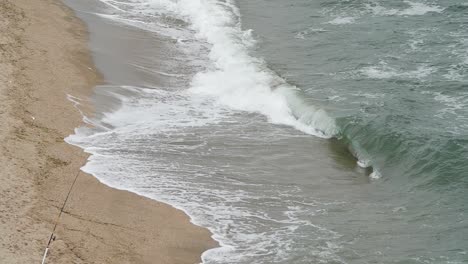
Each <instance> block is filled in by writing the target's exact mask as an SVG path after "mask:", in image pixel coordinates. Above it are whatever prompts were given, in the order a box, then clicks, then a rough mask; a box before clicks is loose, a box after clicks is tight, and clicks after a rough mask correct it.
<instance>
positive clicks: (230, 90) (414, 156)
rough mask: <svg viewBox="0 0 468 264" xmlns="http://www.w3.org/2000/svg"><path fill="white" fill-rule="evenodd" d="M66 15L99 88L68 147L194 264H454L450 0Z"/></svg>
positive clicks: (99, 6) (467, 133) (466, 242)
mask: <svg viewBox="0 0 468 264" xmlns="http://www.w3.org/2000/svg"><path fill="white" fill-rule="evenodd" d="M66 3H68V4H69V5H70V6H71V7H73V8H74V9H75V10H76V11H77V14H78V15H79V16H80V17H81V18H83V19H84V20H85V21H86V22H87V23H88V26H89V29H90V34H91V39H90V41H91V43H90V46H91V49H92V51H93V54H94V58H95V60H96V64H97V66H98V68H99V69H100V70H101V72H103V74H104V76H105V78H106V80H107V84H106V85H102V86H99V87H97V88H96V89H95V94H94V95H93V97H92V98H91V99H90V100H91V103H92V104H94V106H95V108H96V113H95V114H94V115H93V116H84V120H85V121H86V123H87V124H88V125H87V126H84V127H81V128H77V129H76V131H75V134H73V135H71V136H69V137H68V138H67V139H66V140H67V142H69V143H71V144H74V145H78V146H80V147H82V148H83V149H84V150H85V151H86V152H88V153H90V154H92V155H91V156H90V159H89V162H88V163H87V164H86V165H85V166H84V167H83V170H84V171H86V172H88V173H91V174H93V175H95V176H96V177H97V178H98V179H99V180H101V181H102V182H104V183H106V184H108V185H110V186H112V187H115V188H119V189H125V190H130V191H133V192H136V193H138V194H141V195H144V196H147V197H150V198H153V199H156V200H160V201H164V202H167V203H169V204H171V205H173V206H175V207H177V208H180V209H182V210H184V211H185V212H186V213H187V214H188V215H190V217H191V219H192V221H193V222H194V223H195V224H198V225H201V226H204V227H207V228H208V229H209V230H211V232H212V233H213V237H214V238H215V239H216V240H217V241H219V243H220V247H219V248H215V249H211V250H209V251H207V252H205V253H204V254H203V261H204V263H207V264H211V263H243V264H253V263H262V264H274V263H291V264H299V263H329V264H331V263H399V264H412V263H415V264H416V263H468V215H467V214H468V3H467V2H466V1H465V0H433V1H426V0H412V1H400V0H394V1H384V0H289V1H285V0H236V1H235V0H66ZM69 99H70V100H72V101H73V102H74V103H75V104H76V105H79V104H82V103H83V104H84V103H89V102H88V100H87V99H83V98H76V97H74V96H73V95H69ZM85 101H86V102H85Z"/></svg>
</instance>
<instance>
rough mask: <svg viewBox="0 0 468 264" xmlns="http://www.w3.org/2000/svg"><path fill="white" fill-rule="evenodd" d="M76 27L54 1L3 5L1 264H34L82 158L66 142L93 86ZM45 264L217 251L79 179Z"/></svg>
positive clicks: (160, 211) (165, 212)
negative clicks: (78, 103) (76, 101)
mask: <svg viewBox="0 0 468 264" xmlns="http://www.w3.org/2000/svg"><path fill="white" fill-rule="evenodd" d="M86 43H87V32H86V29H85V27H84V26H83V24H82V23H81V21H79V20H78V19H76V18H75V17H74V16H73V14H72V13H71V11H70V10H69V9H68V8H66V7H65V6H64V5H63V4H61V3H60V2H59V1H58V0H0V122H1V125H0V164H1V170H0V194H1V197H0V221H1V224H0V241H1V247H0V263H40V260H41V258H42V254H43V252H44V249H45V246H46V244H47V241H48V239H49V236H50V232H51V230H52V229H53V226H54V222H55V219H56V217H57V215H58V213H59V211H60V207H61V206H62V203H63V201H64V199H65V197H66V195H67V191H68V188H69V187H70V185H71V184H72V182H73V180H74V177H75V175H76V173H77V172H78V171H79V168H80V166H82V165H83V163H84V162H85V160H86V158H87V156H86V155H85V154H84V153H82V151H81V149H78V148H75V147H72V146H70V145H68V144H66V143H65V142H64V141H63V138H64V137H66V136H67V135H69V134H70V133H72V132H73V129H74V128H75V127H77V126H79V125H80V122H81V116H80V114H79V112H78V111H77V110H76V109H75V108H73V106H72V104H71V103H70V102H69V101H68V100H67V99H66V96H67V94H71V95H74V96H78V97H81V98H86V96H87V95H89V94H90V93H91V89H92V87H93V86H94V85H95V84H97V83H98V82H99V81H100V76H99V74H98V73H97V71H96V70H95V69H94V66H93V64H92V59H91V58H90V55H89V54H88V51H87V44H86ZM56 237H57V238H56V240H55V241H54V242H52V244H51V248H50V251H49V255H48V258H47V263H171V264H177V263H198V262H200V255H201V253H202V252H203V251H205V250H206V249H208V248H211V247H214V246H216V243H215V242H214V241H213V240H212V239H211V238H210V233H209V232H208V231H207V230H206V229H203V228H200V227H197V226H194V225H192V224H191V223H190V222H189V218H188V217H187V216H186V215H185V214H183V213H182V212H181V211H179V210H176V209H174V208H172V207H170V206H168V205H165V204H162V203H158V202H155V201H152V200H149V199H146V198H143V197H140V196H138V195H135V194H132V193H129V192H125V191H119V190H115V189H111V188H109V187H107V186H105V185H103V184H101V183H99V182H98V181H97V180H96V179H95V178H93V177H91V176H89V175H86V174H84V173H81V174H80V176H79V178H78V180H77V182H76V185H75V188H74V189H73V192H72V193H71V196H70V200H69V202H68V203H67V205H66V207H65V213H64V214H62V217H61V219H60V222H59V225H58V227H57V231H56Z"/></svg>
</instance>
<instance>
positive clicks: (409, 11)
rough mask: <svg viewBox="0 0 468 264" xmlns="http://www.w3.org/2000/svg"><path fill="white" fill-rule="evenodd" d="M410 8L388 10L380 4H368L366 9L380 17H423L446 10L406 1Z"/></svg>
mask: <svg viewBox="0 0 468 264" xmlns="http://www.w3.org/2000/svg"><path fill="white" fill-rule="evenodd" d="M404 2H405V3H406V4H407V5H408V6H409V7H408V8H406V9H395V8H386V7H383V6H381V5H380V4H378V3H373V4H366V8H367V9H368V10H370V11H371V12H372V13H373V14H374V15H379V16H421V15H425V14H427V13H429V12H436V13H440V12H442V11H444V8H442V7H440V6H437V5H427V4H425V3H421V2H413V1H404Z"/></svg>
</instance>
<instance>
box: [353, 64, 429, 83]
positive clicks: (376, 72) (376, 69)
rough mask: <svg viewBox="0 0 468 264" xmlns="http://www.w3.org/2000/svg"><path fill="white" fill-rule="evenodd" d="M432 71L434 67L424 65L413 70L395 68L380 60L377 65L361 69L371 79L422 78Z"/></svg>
mask: <svg viewBox="0 0 468 264" xmlns="http://www.w3.org/2000/svg"><path fill="white" fill-rule="evenodd" d="M434 71H435V69H434V68H432V67H429V66H424V65H422V66H419V67H418V68H417V69H416V70H413V71H403V70H397V69H396V68H394V67H391V66H389V65H388V64H387V63H385V62H380V63H379V65H376V66H370V67H364V68H363V69H361V73H362V74H364V75H366V76H367V77H369V78H372V79H389V78H407V79H419V80H424V79H425V78H426V77H428V76H429V75H430V74H431V73H433V72H434Z"/></svg>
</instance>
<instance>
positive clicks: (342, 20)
mask: <svg viewBox="0 0 468 264" xmlns="http://www.w3.org/2000/svg"><path fill="white" fill-rule="evenodd" d="M355 20H356V18H354V17H337V18H335V19H333V20H331V21H328V22H327V23H328V24H332V25H346V24H353V23H354V21H355Z"/></svg>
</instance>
